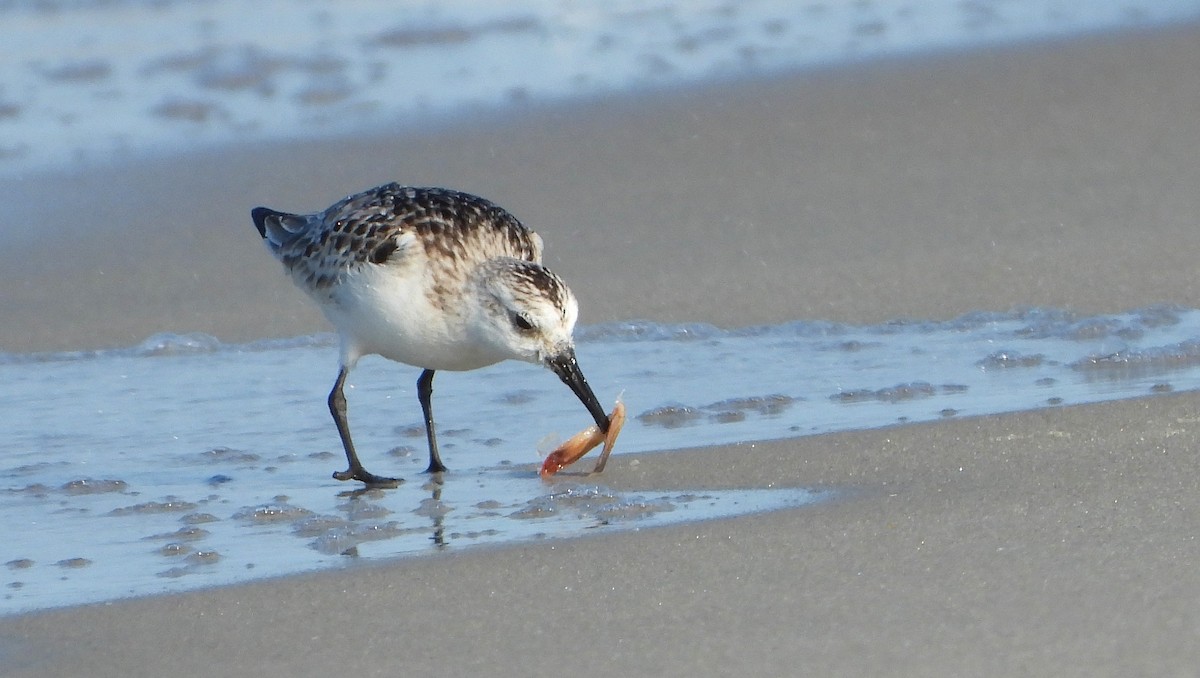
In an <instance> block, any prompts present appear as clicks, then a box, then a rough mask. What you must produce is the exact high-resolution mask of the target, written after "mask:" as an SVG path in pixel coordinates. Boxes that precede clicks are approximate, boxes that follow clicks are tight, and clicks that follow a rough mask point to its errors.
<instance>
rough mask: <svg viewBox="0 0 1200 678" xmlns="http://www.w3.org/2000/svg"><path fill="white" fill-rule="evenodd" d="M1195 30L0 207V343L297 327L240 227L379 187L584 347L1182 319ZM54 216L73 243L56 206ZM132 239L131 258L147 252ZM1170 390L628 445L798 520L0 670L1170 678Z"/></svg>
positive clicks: (715, 89) (348, 582) (754, 519)
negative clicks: (498, 207)
mask: <svg viewBox="0 0 1200 678" xmlns="http://www.w3.org/2000/svg"><path fill="white" fill-rule="evenodd" d="M1198 110H1200V28H1198V27H1196V26H1190V27H1185V28H1179V29H1172V30H1168V31H1160V32H1153V33H1146V34H1134V35H1125V36H1116V37H1113V36H1101V37H1096V38H1089V39H1085V40H1078V41H1073V42H1070V43H1063V44H1049V45H1039V46H1025V47H1022V48H1019V49H1000V50H990V51H987V52H984V53H976V54H968V55H959V54H947V55H941V56H935V57H927V58H921V59H912V60H905V61H892V62H887V63H871V64H863V65H860V66H857V67H854V68H843V69H838V70H830V71H816V72H812V73H806V74H802V75H796V76H789V77H783V78H775V79H769V80H764V81H761V82H753V83H740V84H729V85H721V86H711V87H705V88H702V89H687V90H681V91H677V92H670V93H664V94H654V95H647V96H642V97H636V98H629V99H624V100H616V101H612V100H604V101H598V102H594V103H593V104H591V105H588V106H584V107H573V108H562V109H559V108H555V109H537V110H530V111H527V112H523V113H521V114H517V115H514V116H511V117H510V118H508V119H505V120H500V121H494V122H490V123H488V124H486V125H485V124H474V125H472V126H470V128H469V129H458V128H449V127H448V128H447V129H445V130H443V131H442V132H440V133H438V134H435V135H433V136H432V137H429V138H425V139H420V140H413V139H405V138H390V137H381V138H376V139H365V140H358V141H354V142H338V143H333V142H329V143H305V144H295V145H289V146H264V147H260V148H255V149H249V150H245V151H239V152H236V153H222V154H219V155H208V156H198V157H189V158H186V159H183V160H171V161H164V162H161V163H153V164H147V165H144V166H139V167H134V168H125V169H121V170H120V171H114V172H104V173H90V174H85V175H82V176H80V177H78V178H74V179H71V178H68V179H57V180H55V181H54V182H53V183H50V182H48V181H47V180H45V179H30V180H29V181H27V182H23V183H20V184H13V185H8V186H5V187H3V188H0V192H8V191H12V192H13V195H21V196H24V198H23V200H32V201H37V200H46V199H47V197H48V196H51V195H54V194H56V193H58V197H56V198H55V199H54V200H53V201H52V202H51V204H50V206H49V207H45V208H39V212H38V213H37V214H35V213H34V211H33V210H32V209H31V208H29V205H30V204H40V203H33V202H24V203H18V202H14V203H12V204H16V205H17V207H16V208H15V210H14V212H15V214H16V216H17V217H18V218H21V219H34V217H35V216H36V217H37V219H41V220H42V221H40V222H32V221H31V222H30V223H42V224H44V227H45V228H47V229H52V230H55V231H57V230H72V229H73V230H74V231H75V232H77V233H78V234H79V235H78V237H76V238H73V239H60V240H56V241H55V243H54V246H53V247H46V246H43V245H42V244H40V243H33V242H30V243H27V244H25V245H23V246H22V247H21V248H20V249H19V251H16V252H14V251H10V252H8V253H7V254H5V255H3V256H4V266H3V268H2V269H0V285H3V286H4V289H5V290H6V293H5V295H4V297H3V299H0V315H3V317H4V318H5V319H6V321H5V323H4V324H3V326H2V327H0V348H2V349H3V350H32V349H39V348H77V347H81V346H94V345H95V346H99V345H122V344H128V343H131V342H133V341H136V340H138V339H140V338H142V337H143V336H145V335H147V334H149V333H151V332H155V331H161V330H175V331H192V330H199V331H205V332H210V333H213V334H216V335H218V336H220V337H222V338H226V339H247V338H253V337H256V336H263V335H280V334H294V333H300V332H309V331H313V330H316V329H322V328H323V325H322V324H321V322H320V319H319V317H318V316H317V315H316V313H315V312H313V311H311V310H309V309H308V307H307V306H306V305H305V303H304V300H303V298H302V295H300V294H299V293H298V292H297V291H296V290H294V289H292V288H291V287H290V283H289V282H288V281H287V280H286V279H285V278H284V276H283V275H282V274H281V273H280V272H279V271H278V270H277V269H276V265H275V264H274V262H273V261H271V260H270V259H269V257H268V256H267V255H266V254H265V253H264V252H262V251H260V250H259V246H258V245H257V244H256V243H255V242H254V240H255V237H254V233H253V232H252V230H251V228H250V226H249V223H248V220H247V217H246V211H247V208H248V207H251V206H253V205H256V204H259V203H265V204H268V205H271V206H274V207H279V208H286V209H294V210H301V209H318V208H321V207H324V206H325V205H326V204H327V203H329V202H331V201H332V200H333V199H336V198H337V197H339V196H340V195H342V194H345V193H348V192H352V191H354V190H357V189H360V188H363V187H366V186H369V185H372V184H374V183H378V182H382V181H386V180H392V179H399V180H402V181H406V182H412V183H430V184H449V185H452V186H456V187H460V188H465V189H470V190H473V191H476V192H479V193H482V194H484V195H488V196H490V197H492V198H494V199H496V200H497V201H499V202H500V203H501V204H504V205H506V206H507V207H509V208H510V209H512V210H513V211H514V212H515V213H517V214H518V215H520V216H521V217H522V218H523V219H524V220H525V221H526V222H527V223H529V224H530V225H531V226H533V227H535V228H536V229H537V230H539V231H540V232H541V233H542V234H543V236H544V237H545V238H546V240H547V244H548V248H549V251H548V259H549V261H550V263H551V264H552V265H553V266H554V267H556V268H557V269H558V270H559V272H561V273H563V274H564V275H565V277H567V278H568V280H569V281H571V282H572V283H573V286H574V287H575V289H576V290H577V292H578V293H579V296H580V297H581V299H582V304H583V308H584V322H597V321H602V320H610V319H620V318H629V317H650V318H656V319H661V320H668V321H676V320H679V321H697V320H700V321H710V322H715V323H719V324H724V325H743V324H750V323H764V322H775V321H784V320H795V319H814V320H815V319H831V320H846V321H854V322H878V321H882V320H886V319H891V318H896V317H938V318H944V317H949V316H953V315H957V314H960V313H963V312H967V311H971V310H980V309H992V310H1003V309H1008V308H1012V307H1017V306H1027V305H1050V306H1059V307H1067V308H1072V309H1077V310H1080V311H1087V312H1093V311H1096V312H1099V311H1118V310H1122V309H1126V308H1130V307H1134V306H1140V305H1145V304H1150V303H1158V302H1174V303H1180V304H1184V305H1188V306H1196V305H1197V304H1198V299H1200V277H1198V276H1197V272H1196V270H1195V266H1194V260H1195V257H1196V253H1197V252H1200V228H1197V224H1196V220H1197V215H1200V191H1198V190H1196V187H1197V186H1200V155H1198V154H1197V153H1196V149H1198V148H1200V117H1198V116H1197V115H1196V113H1195V112H1196V111H1198ZM73 210H83V211H82V213H84V214H88V215H90V219H89V221H88V223H86V224H85V223H80V224H74V225H72V224H69V223H68V220H67V217H66V216H65V215H68V214H71V213H73ZM151 254H153V255H154V256H150V255H151ZM1198 437H1200V396H1197V395H1195V394H1180V395H1173V396H1164V397H1157V398H1153V399H1146V400H1137V401H1126V402H1118V403H1109V404H1103V405H1094V406H1084V407H1076V408H1063V409H1055V410H1046V411H1040V412H1031V413H1022V414H1014V415H1004V416H995V417H984V418H978V419H962V420H951V421H945V422H939V423H936V424H928V425H914V426H905V427H898V428H892V429H886V430H875V431H866V432H856V433H845V434H837V435H829V436H820V437H809V438H803V439H799V440H792V441H781V442H773V443H766V444H757V445H742V446H728V447H720V448H714V449H704V450H691V451H684V452H676V453H669V454H659V455H652V456H646V457H643V458H641V459H640V464H638V465H637V466H632V465H631V464H630V461H631V460H632V459H633V458H631V457H618V458H616V459H614V462H613V463H611V464H610V466H609V470H608V471H606V474H605V482H606V483H610V484H612V485H613V486H614V487H616V488H622V489H625V488H628V489H637V488H643V487H645V488H655V489H662V488H673V487H678V488H695V489H703V488H716V487H765V486H768V485H773V486H783V485H798V486H803V487H818V488H836V489H840V490H843V491H844V494H843V495H842V498H841V499H839V500H838V501H835V502H832V503H829V504H826V505H822V506H818V507H811V508H806V509H801V510H794V511H784V512H779V513H773V514H769V515H759V516H748V517H742V518H737V519H730V520H720V521H712V522H706V523H700V524H692V525H683V526H676V527H669V528H662V529H653V530H646V531H641V532H636V533H619V534H598V535H597V536H595V537H590V538H583V539H578V540H570V541H559V542H550V543H537V544H529V545H520V546H513V547H506V548H499V549H480V550H473V551H467V552H465V553H454V554H448V555H444V556H438V557H431V558H427V559H415V560H405V561H401V562H398V563H396V564H393V565H388V566H379V567H373V568H359V569H351V570H345V571H338V572H326V573H322V574H316V575H311V576H304V577H293V578H287V579H281V580H277V581H269V582H259V583H254V584H249V585H245V586H237V587H230V588H223V589H218V590H212V591H204V592H199V593H192V594H185V595H179V596H169V597H159V598H149V599H143V600H134V601H124V602H119V603H115V604H112V605H104V606H93V607H86V608H79V609H68V610H60V611H52V612H47V613H41V614H32V615H25V616H20V617H14V618H8V619H3V620H0V667H3V668H4V672H5V675H12V676H50V675H92V676H162V675H170V674H207V675H255V676H259V677H261V678H267V677H271V676H308V675H328V674H331V673H334V672H342V673H354V674H358V675H401V674H403V675H431V674H435V673H436V674H438V675H480V674H486V675H497V676H508V675H512V676H524V675H550V674H553V675H560V674H570V675H680V676H683V675H686V676H698V675H729V674H733V673H735V672H736V673H750V674H754V675H784V674H797V673H799V674H811V675H912V676H930V675H955V676H962V675H1046V676H1069V675H1087V676H1096V675H1122V676H1123V675H1194V673H1195V672H1196V667H1197V666H1200V606H1198V605H1197V602H1198V601H1200V570H1198V569H1197V568H1196V566H1195V564H1196V562H1197V556H1198V555H1200V553H1198V551H1200V543H1198V542H1197V535H1198V534H1200V513H1198V512H1197V511H1196V510H1195V502H1196V498H1197V497H1198V496H1200V492H1198V489H1200V488H1198V487H1197V484H1198V482H1200V474H1197V472H1196V463H1195V457H1194V454H1195V451H1196V450H1197V448H1198V444H1200V440H1198Z"/></svg>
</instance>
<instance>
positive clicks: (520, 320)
mask: <svg viewBox="0 0 1200 678" xmlns="http://www.w3.org/2000/svg"><path fill="white" fill-rule="evenodd" d="M512 321H513V325H515V326H516V328H517V329H519V330H521V331H524V332H528V331H529V330H532V329H533V323H532V322H530V320H529V316H527V315H525V314H524V313H514V314H513V317H512Z"/></svg>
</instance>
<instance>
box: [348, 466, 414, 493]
mask: <svg viewBox="0 0 1200 678" xmlns="http://www.w3.org/2000/svg"><path fill="white" fill-rule="evenodd" d="M333 477H334V478H336V479H337V480H358V481H360V482H363V483H366V485H367V487H380V488H389V487H397V486H399V485H400V483H402V482H404V479H403V478H388V477H386V476H377V475H375V474H374V473H371V472H370V471H368V470H367V469H365V468H362V467H359V468H348V469H346V470H345V471H335V472H334V474H333Z"/></svg>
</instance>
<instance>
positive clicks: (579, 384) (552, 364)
mask: <svg viewBox="0 0 1200 678" xmlns="http://www.w3.org/2000/svg"><path fill="white" fill-rule="evenodd" d="M546 367H549V368H550V369H552V370H554V373H555V374H557V375H558V378H559V379H562V381H563V383H564V384H566V385H567V386H569V387H570V388H571V390H572V391H574V392H575V395H576V396H578V397H579V400H580V401H581V402H582V403H583V406H584V407H586V408H587V411H588V412H590V413H591V414H592V418H593V419H595V420H596V426H599V427H600V430H601V431H603V432H604V433H608V424H609V422H608V414H607V413H605V411H604V408H603V407H601V406H600V401H599V400H596V394H595V393H592V387H591V386H588V383H587V379H585V378H584V377H583V370H580V369H579V361H577V360H575V349H573V348H569V349H567V350H565V351H563V352H562V353H560V354H558V355H556V356H554V357H552V358H549V359H548V360H546Z"/></svg>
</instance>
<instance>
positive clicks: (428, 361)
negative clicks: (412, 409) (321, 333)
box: [321, 266, 505, 370]
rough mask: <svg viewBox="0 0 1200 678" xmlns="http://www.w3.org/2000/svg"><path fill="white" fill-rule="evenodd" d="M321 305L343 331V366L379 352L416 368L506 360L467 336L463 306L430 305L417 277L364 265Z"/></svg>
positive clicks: (474, 366) (470, 366)
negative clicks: (444, 307)
mask: <svg viewBox="0 0 1200 678" xmlns="http://www.w3.org/2000/svg"><path fill="white" fill-rule="evenodd" d="M467 301H468V300H463V303H467ZM321 306H322V310H323V311H324V312H325V315H326V317H328V318H329V320H330V322H332V323H333V324H334V325H335V326H336V327H337V328H338V331H339V332H340V333H341V335H342V353H343V355H342V358H343V361H345V362H347V363H348V364H353V362H354V361H356V360H357V359H358V358H359V357H361V356H364V355H370V354H378V355H381V356H383V357H384V358H387V359H389V360H395V361H397V362H402V363H405V364H407V365H413V366H415V367H423V368H427V369H433V370H473V369H477V368H480V367H485V366H487V365H491V364H493V363H497V362H499V361H501V360H503V359H504V358H505V356H503V355H499V354H497V353H496V352H495V351H493V350H491V349H490V348H489V347H488V346H486V345H484V344H482V343H480V342H478V341H474V340H473V339H472V334H471V333H470V332H469V328H468V327H467V320H466V319H467V318H468V317H469V314H468V313H466V312H465V309H463V308H461V307H455V308H447V309H439V308H435V307H434V306H433V305H432V304H431V303H430V300H429V297H428V296H427V295H426V293H425V289H424V285H423V284H421V280H420V277H419V276H397V275H394V274H393V272H392V271H391V270H389V269H388V268H386V267H373V266H367V267H364V268H362V269H360V270H359V271H356V272H355V273H353V274H351V275H348V276H347V277H346V278H345V280H344V281H343V282H342V283H341V284H340V285H339V286H338V287H337V289H336V290H335V291H334V294H333V298H332V300H331V301H322V304H321Z"/></svg>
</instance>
